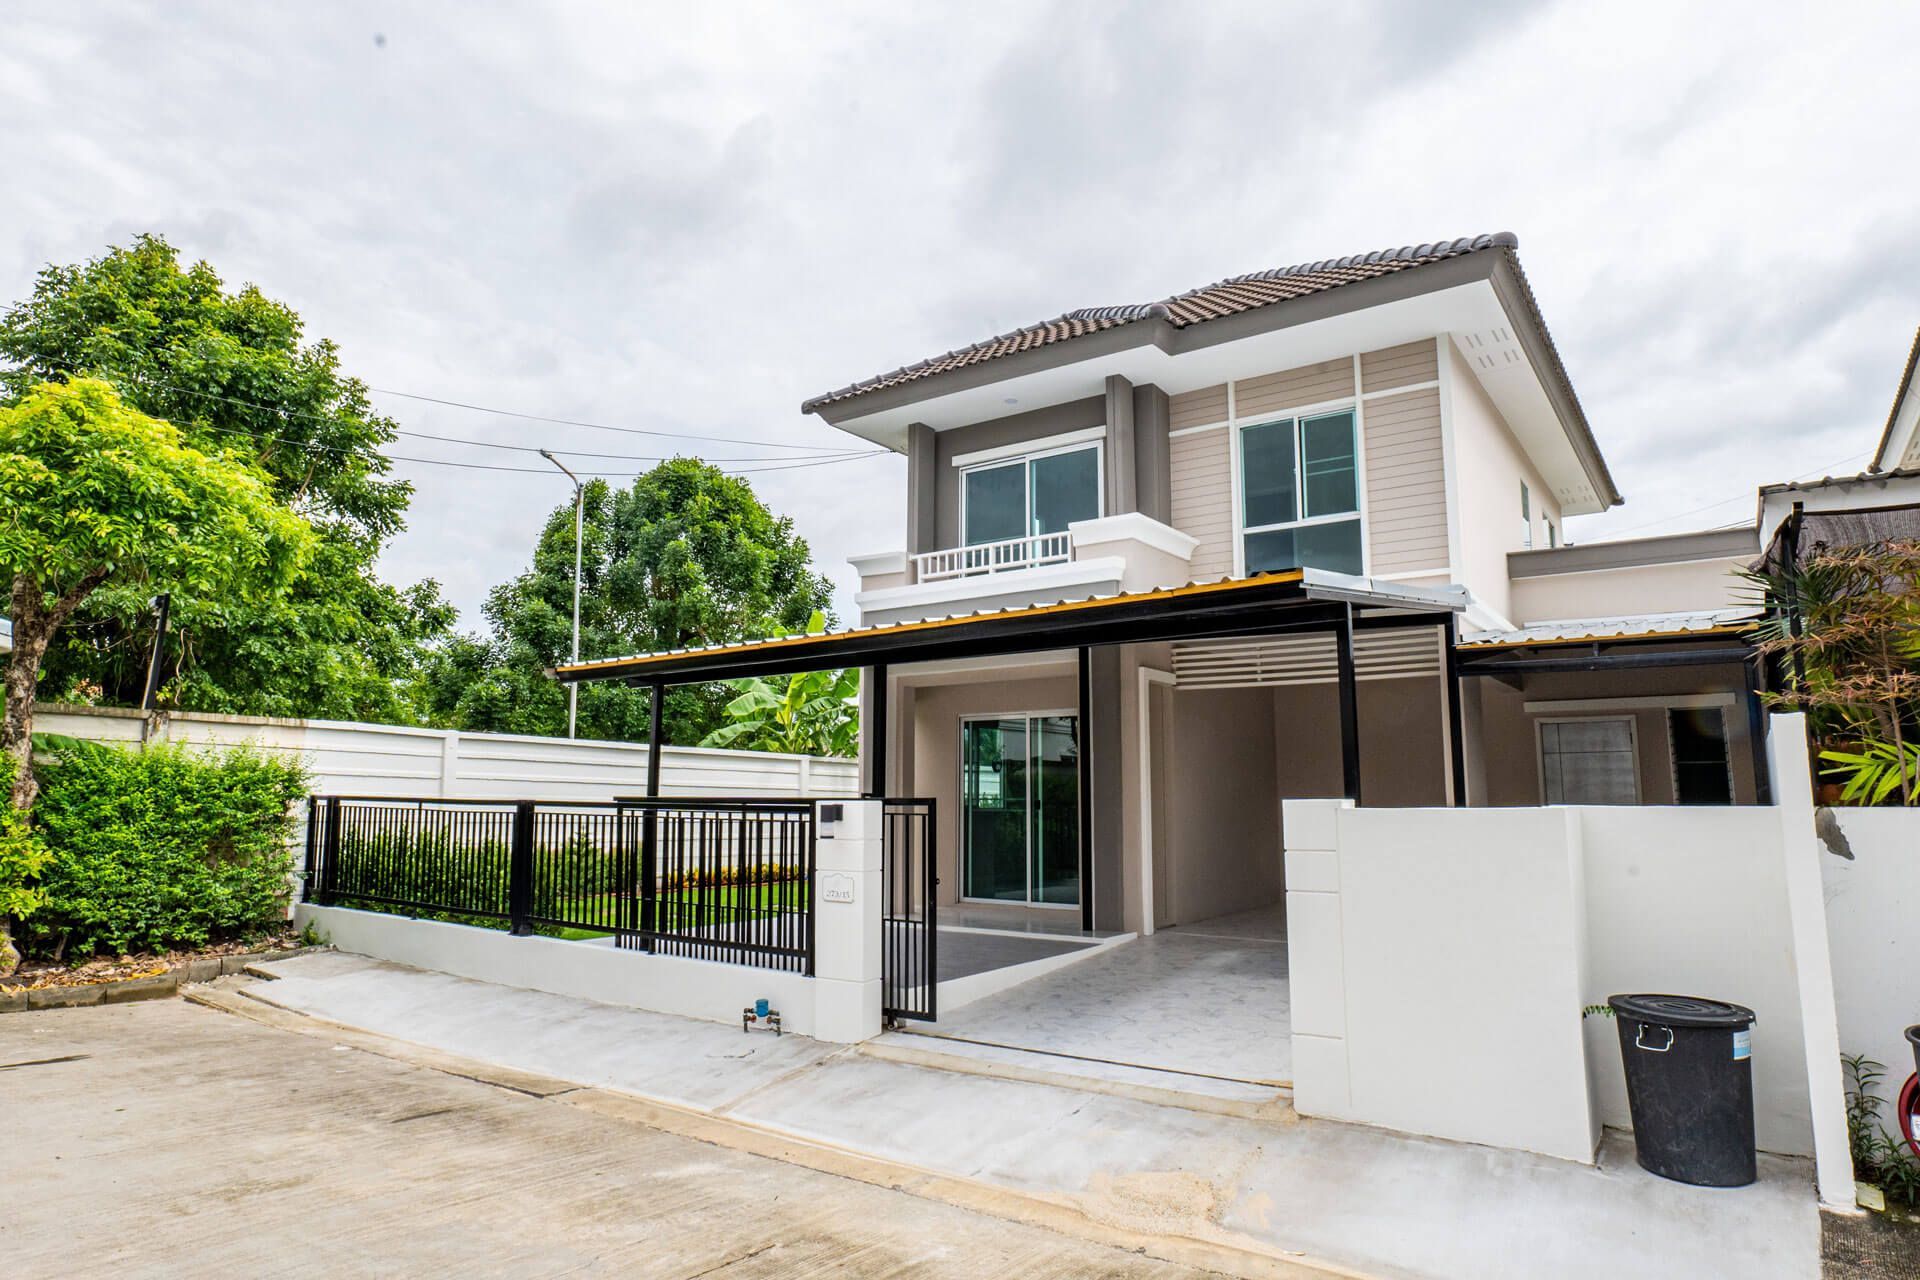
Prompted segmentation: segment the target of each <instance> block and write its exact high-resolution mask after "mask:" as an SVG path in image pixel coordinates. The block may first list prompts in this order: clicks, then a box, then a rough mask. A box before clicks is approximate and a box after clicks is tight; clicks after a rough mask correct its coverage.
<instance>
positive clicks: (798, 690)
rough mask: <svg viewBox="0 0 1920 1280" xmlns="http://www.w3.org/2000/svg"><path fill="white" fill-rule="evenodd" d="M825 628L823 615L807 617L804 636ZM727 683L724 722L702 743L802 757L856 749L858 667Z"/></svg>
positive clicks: (847, 753)
mask: <svg viewBox="0 0 1920 1280" xmlns="http://www.w3.org/2000/svg"><path fill="white" fill-rule="evenodd" d="M826 628H827V618H826V615H825V614H824V613H819V612H816V613H814V615H813V616H812V617H811V618H809V619H807V634H808V635H813V634H816V633H818V632H821V631H824V630H826ZM727 684H728V685H729V686H730V687H731V688H733V689H734V690H735V691H736V692H735V695H734V698H733V700H732V701H731V702H729V703H727V705H726V713H727V722H726V723H725V724H723V725H721V726H720V727H719V728H718V729H715V730H714V731H713V732H712V733H709V734H708V735H707V736H706V737H704V738H702V739H701V740H700V745H701V746H703V747H740V748H743V749H745V750H748V751H786V752H791V753H792V754H794V755H803V756H851V755H852V754H853V753H854V752H855V751H856V750H858V749H859V745H860V673H859V672H858V671H855V670H851V669H842V670H837V671H834V670H829V671H800V672H795V673H794V674H792V675H789V676H783V677H766V676H755V677H753V678H751V679H747V680H729V681H728V682H727Z"/></svg>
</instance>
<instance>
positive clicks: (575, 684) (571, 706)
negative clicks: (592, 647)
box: [540, 449, 586, 738]
mask: <svg viewBox="0 0 1920 1280" xmlns="http://www.w3.org/2000/svg"><path fill="white" fill-rule="evenodd" d="M540 456H541V457H543V458H545V459H546V460H547V461H548V462H551V463H552V464H553V465H554V466H556V467H558V468H560V470H561V472H562V473H564V474H565V475H566V477H567V479H569V480H571V481H573V661H575V662H579V661H580V529H581V519H582V515H581V512H582V506H581V504H582V502H583V500H584V499H585V496H586V488H585V487H584V486H583V485H582V484H581V483H580V477H579V476H577V475H575V474H573V472H571V471H568V470H567V464H566V463H564V462H562V461H560V459H558V458H556V457H554V456H553V455H552V454H551V453H548V452H547V451H546V450H545V449H542V450H541V451H540ZM579 712H580V682H579V681H577V680H570V681H568V682H567V736H568V737H569V738H571V737H573V729H574V724H575V721H576V718H577V717H578V715H579Z"/></svg>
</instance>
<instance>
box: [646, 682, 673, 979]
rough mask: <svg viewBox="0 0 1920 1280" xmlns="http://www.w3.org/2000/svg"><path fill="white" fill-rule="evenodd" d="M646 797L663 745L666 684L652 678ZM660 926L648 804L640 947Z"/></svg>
mask: <svg viewBox="0 0 1920 1280" xmlns="http://www.w3.org/2000/svg"><path fill="white" fill-rule="evenodd" d="M648 706H649V712H648V718H647V799H649V800H658V799H659V798H660V768H661V766H662V765H663V764H664V763H665V761H664V760H663V759H662V757H663V756H664V755H665V754H666V745H667V687H666V686H665V685H663V684H661V683H660V682H659V681H655V682H654V683H653V685H652V687H651V693H650V696H649V700H648ZM659 927H660V810H659V807H658V806H656V805H648V806H647V811H646V814H645V815H644V816H643V817H642V818H641V821H640V949H641V950H642V951H651V950H653V935H654V934H655V933H656V932H657V931H658V930H659Z"/></svg>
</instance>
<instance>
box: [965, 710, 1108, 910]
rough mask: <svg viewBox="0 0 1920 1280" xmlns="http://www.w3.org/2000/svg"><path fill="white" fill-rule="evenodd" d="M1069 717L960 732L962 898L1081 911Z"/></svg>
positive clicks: (977, 722)
mask: <svg viewBox="0 0 1920 1280" xmlns="http://www.w3.org/2000/svg"><path fill="white" fill-rule="evenodd" d="M1075 719H1076V718H1075V717H1074V716H1071V715H1061V714H1035V715H1012V716H993V717H984V718H979V719H969V720H963V721H961V724H960V761H961V765H960V768H961V808H960V828H961V844H962V856H963V867H964V869H963V872H962V880H963V885H962V889H961V896H962V897H965V898H973V899H978V900H983V901H991V902H1017V903H1023V904H1034V905H1044V906H1061V907H1072V906H1078V905H1079V903H1080V751H1079V744H1078V741H1077V734H1076V733H1075V727H1076V726H1075Z"/></svg>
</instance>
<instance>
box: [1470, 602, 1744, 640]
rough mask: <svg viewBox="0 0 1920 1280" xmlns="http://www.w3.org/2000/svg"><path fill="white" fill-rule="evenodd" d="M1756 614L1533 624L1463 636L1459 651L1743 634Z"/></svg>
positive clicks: (1717, 612) (1740, 610)
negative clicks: (1698, 635)
mask: <svg viewBox="0 0 1920 1280" xmlns="http://www.w3.org/2000/svg"><path fill="white" fill-rule="evenodd" d="M1757 616H1758V611H1757V610H1755V609H1753V608H1750V607H1747V606H1744V605H1743V606H1738V607H1734V608H1727V609H1697V610H1693V611H1691V612H1687V613H1649V614H1641V615H1638V616H1634V617H1615V618H1567V619H1562V620H1559V621H1554V622H1536V623H1533V624H1531V625H1529V626H1525V627H1516V628H1514V629H1513V630H1511V631H1481V632H1477V633H1475V634H1473V635H1469V636H1463V637H1462V638H1461V641H1460V647H1461V648H1463V649H1466V648H1503V649H1511V648H1517V647H1518V646H1520V645H1527V644H1554V643H1565V642H1571V641H1581V640H1634V639H1652V638H1655V637H1658V636H1687V635H1697V634H1702V633H1707V632H1714V631H1737V630H1744V629H1745V626H1746V624H1748V623H1751V622H1752V621H1753V620H1754V619H1755V618H1756V617H1757Z"/></svg>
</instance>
